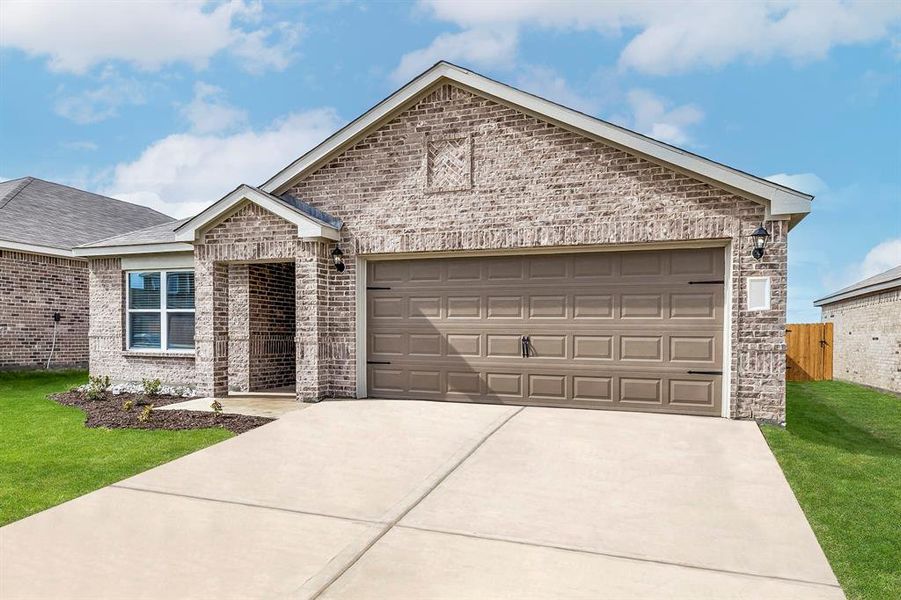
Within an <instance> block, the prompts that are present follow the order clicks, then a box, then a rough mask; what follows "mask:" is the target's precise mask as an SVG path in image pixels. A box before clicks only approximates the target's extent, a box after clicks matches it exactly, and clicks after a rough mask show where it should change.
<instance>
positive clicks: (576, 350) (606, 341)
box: [572, 334, 614, 360]
mask: <svg viewBox="0 0 901 600" xmlns="http://www.w3.org/2000/svg"><path fill="white" fill-rule="evenodd" d="M613 339H614V336H612V335H578V334H575V335H573V336H572V340H573V353H572V356H573V358H575V359H587V360H613Z"/></svg>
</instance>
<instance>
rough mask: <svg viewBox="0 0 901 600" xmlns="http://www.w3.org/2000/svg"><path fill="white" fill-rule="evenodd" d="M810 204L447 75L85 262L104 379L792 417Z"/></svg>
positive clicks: (304, 393) (310, 394)
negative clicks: (794, 308) (788, 350)
mask: <svg viewBox="0 0 901 600" xmlns="http://www.w3.org/2000/svg"><path fill="white" fill-rule="evenodd" d="M811 199H812V197H811V196H809V195H806V194H803V193H800V192H797V191H794V190H791V189H788V188H785V187H783V186H781V185H778V184H775V183H772V182H770V181H766V180H763V179H760V178H757V177H754V176H751V175H748V174H747V173H744V172H741V171H738V170H735V169H732V168H729V167H726V166H724V165H721V164H718V163H715V162H713V161H710V160H708V159H705V158H702V157H699V156H697V155H694V154H691V153H689V152H686V151H684V150H680V149H677V148H673V147H672V146H669V145H666V144H663V143H660V142H657V141H655V140H652V139H650V138H647V137H645V136H642V135H640V134H637V133H634V132H631V131H628V130H626V129H623V128H621V127H617V126H615V125H611V124H609V123H606V122H604V121H600V120H597V119H594V118H592V117H589V116H587V115H584V114H582V113H579V112H577V111H574V110H571V109H568V108H566V107H563V106H560V105H558V104H554V103H552V102H549V101H547V100H543V99H541V98H539V97H537V96H533V95H531V94H527V93H524V92H520V91H518V90H515V89H513V88H511V87H509V86H506V85H504V84H501V83H498V82H496V81H492V80H490V79H487V78H485V77H482V76H480V75H477V74H475V73H472V72H471V71H467V70H465V69H462V68H459V67H456V66H453V65H450V64H447V63H438V64H437V65H435V66H434V67H432V68H431V69H429V70H428V71H426V72H425V73H423V74H422V75H420V76H419V77H417V78H416V79H414V80H413V81H411V82H410V83H409V84H407V85H406V86H404V87H403V88H401V89H400V90H398V91H397V92H395V93H394V94H393V95H391V96H390V97H388V98H387V99H385V100H384V101H382V102H381V103H379V104H378V105H376V106H375V107H374V108H372V109H371V110H369V111H368V112H367V113H365V114H364V115H362V116H361V117H359V118H358V119H356V120H355V121H353V122H352V123H350V124H349V125H347V126H346V127H345V128H343V129H342V130H340V131H338V132H337V133H336V134H334V135H333V136H331V137H330V138H328V139H327V140H325V141H324V142H323V143H322V144H320V145H319V146H317V147H316V148H314V149H313V150H311V151H310V152H308V153H307V154H305V155H303V156H302V157H300V158H299V159H297V160H296V161H294V162H293V163H291V164H290V165H288V166H287V167H286V168H284V169H283V170H282V171H280V172H278V173H276V174H275V175H273V177H272V178H271V179H269V180H268V181H266V182H265V183H263V184H262V185H261V186H259V187H252V186H249V185H241V186H239V187H238V188H237V189H235V190H234V191H233V192H231V193H229V194H228V195H226V196H225V197H224V198H222V199H220V200H219V201H217V202H215V203H213V204H212V205H211V206H210V207H209V208H207V209H206V210H204V211H203V212H201V213H200V214H199V215H197V216H195V217H193V218H191V219H187V220H184V221H179V222H177V223H172V224H167V225H162V226H158V227H154V228H151V229H148V230H145V231H141V232H137V233H135V234H128V235H123V236H119V237H116V238H113V239H110V240H106V241H104V242H100V243H94V244H89V245H87V246H84V247H81V248H79V249H77V250H76V253H77V254H78V255H79V256H82V257H85V258H88V259H89V261H90V265H91V266H90V269H91V309H92V310H91V330H92V334H93V335H92V346H91V369H92V371H93V372H94V373H105V374H109V375H111V376H112V377H114V378H115V379H136V378H140V377H147V376H154V377H160V378H162V379H164V380H166V381H169V382H172V383H182V384H191V385H195V386H197V388H198V389H199V390H200V391H201V392H203V393H206V394H215V395H225V394H227V393H228V391H229V390H230V389H231V390H251V391H259V390H272V389H280V388H283V387H285V386H286V385H287V386H288V388H289V389H293V390H294V393H296V395H297V398H298V399H300V400H317V399H321V398H327V397H337V398H352V397H360V398H362V397H371V398H422V399H434V400H461V401H473V402H502V403H511V404H533V405H547V406H570V407H582V408H610V409H623V410H639V411H652V412H667V413H683V414H699V415H722V416H730V417H733V418H757V419H766V420H771V421H777V422H782V421H784V418H785V394H784V392H785V384H784V381H783V379H784V374H785V342H784V325H785V302H786V254H787V248H788V232H789V230H790V229H791V228H792V227H793V226H794V225H795V224H797V223H798V222H799V221H800V220H801V219H802V218H803V217H804V216H805V215H806V214H807V213H808V212H809V211H810V201H811ZM761 225H765V227H766V229H767V230H768V232H769V233H770V234H771V236H772V237H771V241H770V242H769V245H768V246H767V247H766V249H765V254H764V256H763V257H762V259H760V260H757V259H755V258H753V257H752V255H751V254H752V244H753V240H752V238H751V237H750V236H751V234H752V233H753V232H754V231H755V230H756V229H757V228H759V227H761ZM339 263H340V264H341V265H343V266H345V267H346V268H343V269H341V268H339V267H338V265H339ZM192 286H194V287H192Z"/></svg>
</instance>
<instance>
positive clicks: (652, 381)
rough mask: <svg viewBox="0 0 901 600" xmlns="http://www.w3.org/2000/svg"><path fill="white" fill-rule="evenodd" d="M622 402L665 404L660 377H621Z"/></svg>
mask: <svg viewBox="0 0 901 600" xmlns="http://www.w3.org/2000/svg"><path fill="white" fill-rule="evenodd" d="M619 388H620V397H619V400H620V402H624V403H641V404H663V394H662V388H663V386H662V385H661V381H660V379H656V378H649V377H621V378H620V380H619Z"/></svg>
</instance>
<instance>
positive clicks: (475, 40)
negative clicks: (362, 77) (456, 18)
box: [391, 29, 517, 83]
mask: <svg viewBox="0 0 901 600" xmlns="http://www.w3.org/2000/svg"><path fill="white" fill-rule="evenodd" d="M516 42H517V36H516V32H515V31H513V30H511V29H472V30H468V31H463V32H460V33H442V34H441V35H439V36H438V37H436V38H435V39H434V40H433V41H432V43H431V44H430V45H429V46H427V47H425V48H420V49H419V50H414V51H413V52H409V53H407V54H404V55H403V57H402V58H401V60H400V64H398V65H397V67H396V68H395V69H394V71H393V72H392V73H391V78H392V79H393V80H394V81H395V82H397V83H405V82H406V81H407V80H409V79H412V78H413V77H415V76H416V75H418V74H419V73H421V72H422V71H425V70H426V69H427V68H429V67H431V66H432V65H433V64H435V63H436V62H438V61H439V60H448V61H451V62H455V61H456V62H463V63H466V64H467V65H471V66H474V67H481V68H486V67H495V66H509V65H512V64H513V57H514V55H515V54H516Z"/></svg>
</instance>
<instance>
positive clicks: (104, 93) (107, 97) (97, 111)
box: [53, 67, 146, 125]
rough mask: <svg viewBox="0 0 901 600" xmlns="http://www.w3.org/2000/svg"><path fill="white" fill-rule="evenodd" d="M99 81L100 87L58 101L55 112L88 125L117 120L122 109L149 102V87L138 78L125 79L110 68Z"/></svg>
mask: <svg viewBox="0 0 901 600" xmlns="http://www.w3.org/2000/svg"><path fill="white" fill-rule="evenodd" d="M99 80H100V85H99V87H96V88H94V89H89V90H85V91H83V92H79V93H77V94H74V95H71V96H63V97H61V98H59V99H57V100H56V102H55V104H54V106H53V111H54V112H55V113H56V114H58V115H59V116H61V117H64V118H66V119H69V120H71V121H75V122H76V123H78V124H80V125H86V124H88V123H98V122H100V121H105V120H106V119H109V118H112V117H115V116H116V115H118V114H119V108H120V107H122V106H126V105H139V104H144V102H146V93H145V92H146V90H145V86H144V85H143V84H142V83H141V82H139V81H138V80H137V79H134V78H131V77H122V76H120V75H119V74H118V73H117V72H116V71H115V69H113V68H111V67H106V68H105V69H104V70H103V72H102V73H101V74H100V77H99ZM63 91H64V90H63Z"/></svg>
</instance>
